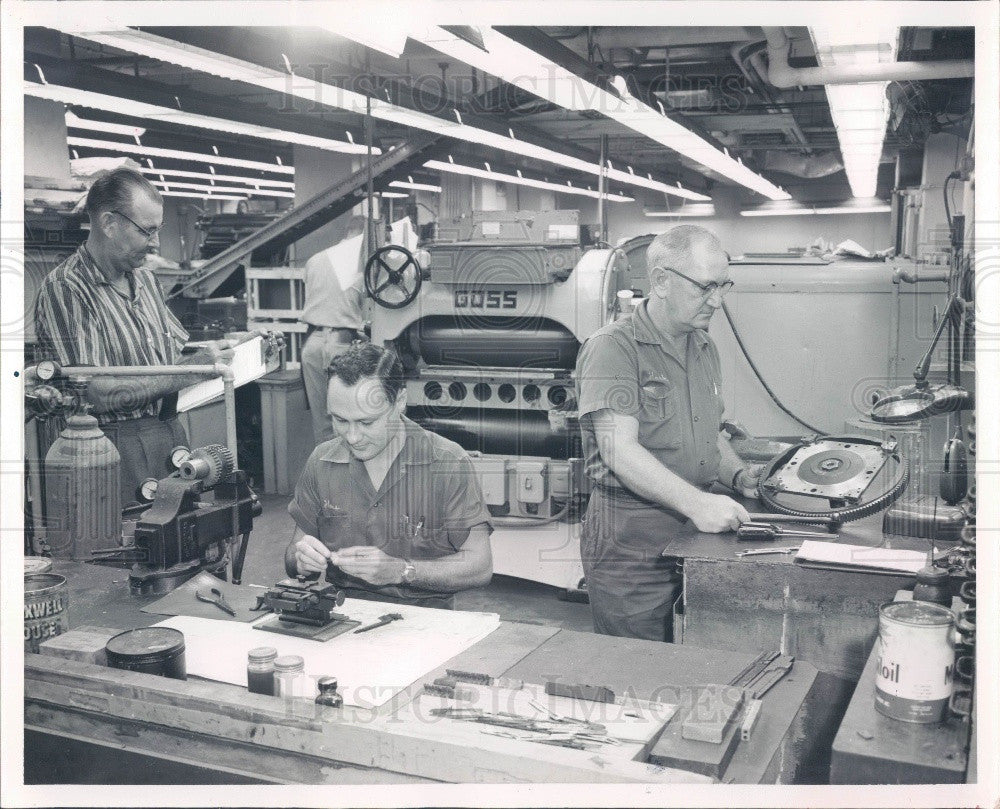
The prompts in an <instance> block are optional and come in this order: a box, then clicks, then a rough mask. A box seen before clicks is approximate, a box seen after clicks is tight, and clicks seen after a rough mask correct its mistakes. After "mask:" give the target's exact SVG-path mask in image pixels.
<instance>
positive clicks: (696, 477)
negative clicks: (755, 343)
mask: <svg viewBox="0 0 1000 809" xmlns="http://www.w3.org/2000/svg"><path fill="white" fill-rule="evenodd" d="M647 262H648V263H647V266H648V268H649V270H648V272H649V281H650V292H649V296H648V298H647V299H646V300H645V301H644V302H643V303H641V304H640V305H639V306H638V307H636V308H635V310H634V311H633V312H632V313H631V314H629V315H627V316H626V317H624V318H622V319H620V320H618V321H616V322H615V323H612V324H610V325H608V326H605V327H604V328H602V329H600V330H599V331H597V332H596V333H595V334H593V335H592V336H591V337H590V338H589V339H588V340H587V342H586V343H585V344H584V346H583V348H582V349H581V351H580V355H579V358H578V359H577V386H578V390H577V395H578V400H579V413H580V427H581V432H582V434H583V451H584V456H585V458H586V465H587V474H588V475H589V476H590V478H591V479H592V480H593V482H594V484H595V486H594V488H593V493H592V494H591V498H590V503H589V505H588V508H587V516H586V521H585V523H584V526H583V530H582V536H581V555H582V561H583V568H584V573H585V575H586V577H587V590H588V593H589V595H590V604H591V611H592V612H593V617H594V630H595V631H596V632H600V633H603V634H608V635H619V636H623V637H634V638H646V639H650V640H669V639H671V638H672V632H671V608H672V606H673V603H674V601H675V600H676V599H677V596H678V595H679V593H680V589H681V579H680V575H679V574H678V573H677V572H676V570H675V568H674V564H673V562H671V561H670V560H669V559H667V558H665V557H663V556H661V552H662V550H663V548H664V547H665V545H666V544H667V541H668V540H669V538H670V537H671V536H672V535H673V534H674V532H676V531H677V529H678V528H679V527H680V526H681V525H682V524H684V523H686V522H687V521H688V520H690V521H691V522H693V523H694V525H695V527H697V528H698V530H699V531H705V532H710V533H720V532H723V531H731V530H735V529H736V528H738V527H739V525H740V523H742V522H745V521H746V520H747V519H748V516H747V511H746V509H744V508H743V506H742V505H740V504H739V503H737V502H736V501H735V500H733V499H732V498H730V497H727V496H725V495H721V494H712V493H710V492H709V491H708V490H709V488H710V487H711V486H712V484H713V483H715V482H716V481H719V482H721V483H723V484H724V485H726V486H729V487H730V488H732V489H734V490H737V491H739V492H740V493H742V494H744V495H748V494H750V493H751V490H752V488H753V487H754V486H755V485H756V481H755V480H754V479H753V477H752V475H751V473H750V470H748V469H745V468H744V465H743V462H742V461H741V460H740V459H739V458H738V456H737V455H736V453H735V452H734V451H733V449H732V448H731V447H730V446H729V443H728V441H726V440H724V439H723V438H722V436H721V435H720V422H721V420H722V412H723V400H722V397H721V395H720V370H719V354H718V351H717V350H716V348H715V345H714V343H713V342H712V340H711V338H710V337H709V336H708V333H707V329H708V324H709V321H710V320H711V318H712V315H713V314H714V313H715V310H716V309H718V308H719V307H720V306H721V305H722V297H723V295H725V293H726V292H728V291H729V289H730V287H731V286H732V282H731V281H730V280H729V259H728V256H727V255H726V253H725V252H724V251H723V250H722V247H721V245H720V244H719V240H718V239H717V238H716V237H715V236H714V235H713V234H712V233H710V232H709V231H707V230H705V229H704V228H702V227H698V226H694V225H680V226H677V227H675V228H672V229H671V230H669V231H667V232H666V233H663V234H661V235H659V236H657V237H656V239H654V240H653V242H652V243H651V244H650V246H649V248H648V250H647Z"/></svg>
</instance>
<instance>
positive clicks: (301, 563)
mask: <svg viewBox="0 0 1000 809" xmlns="http://www.w3.org/2000/svg"><path fill="white" fill-rule="evenodd" d="M286 558H287V557H286ZM329 558H330V551H329V550H328V549H327V547H326V545H324V544H323V543H322V542H320V541H319V540H318V539H317V538H316V537H314V536H310V535H309V534H304V535H303V536H302V539H300V540H299V541H298V542H296V543H295V567H296V568H297V569H298V571H299V575H306V574H308V573H323V572H325V571H326V563H327V560H329Z"/></svg>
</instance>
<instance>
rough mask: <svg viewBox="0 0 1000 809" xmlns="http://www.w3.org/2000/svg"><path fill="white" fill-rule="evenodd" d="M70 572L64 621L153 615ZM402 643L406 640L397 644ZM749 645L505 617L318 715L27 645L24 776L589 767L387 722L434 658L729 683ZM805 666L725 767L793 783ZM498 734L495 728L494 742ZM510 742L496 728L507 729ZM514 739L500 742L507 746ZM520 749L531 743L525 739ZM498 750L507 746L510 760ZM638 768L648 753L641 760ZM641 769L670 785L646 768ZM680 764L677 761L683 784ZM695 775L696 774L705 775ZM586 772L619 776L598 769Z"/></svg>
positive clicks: (263, 779) (620, 686)
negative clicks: (422, 666)
mask: <svg viewBox="0 0 1000 809" xmlns="http://www.w3.org/2000/svg"><path fill="white" fill-rule="evenodd" d="M55 572H57V573H62V574H63V575H66V576H67V578H68V580H69V590H70V596H69V610H70V625H71V628H72V627H73V626H78V625H82V624H91V625H103V626H109V627H120V628H122V629H127V628H132V627H136V626H144V625H149V624H152V623H156V622H157V621H158V620H160V618H159V617H158V616H155V615H149V614H146V613H143V612H140V611H139V607H140V606H142V605H144V604H146V603H148V602H149V601H152V600H154V598H155V597H145V598H144V597H133V596H131V595H129V593H128V585H127V572H126V571H125V570H121V569H113V568H106V567H96V566H91V565H85V564H80V563H74V562H69V561H57V562H56V564H55ZM401 651H405V650H401ZM754 657H755V655H753V654H751V653H749V652H730V651H718V650H711V649H699V648H694V647H690V646H677V645H669V644H663V643H656V642H651V641H642V640H632V639H625V638H614V637H607V636H601V635H593V634H590V633H584V632H572V631H568V630H560V629H558V628H555V627H545V626H538V625H533V624H523V623H516V622H501V624H500V627H499V628H498V629H497V630H496V631H495V632H493V633H492V634H490V635H489V636H488V637H486V638H484V639H483V640H481V641H479V642H478V643H476V644H475V645H473V646H472V647H470V648H469V649H467V650H466V651H465V652H463V653H461V654H459V655H457V656H456V657H454V658H452V659H451V660H449V661H448V662H447V663H445V664H444V665H443V666H441V667H440V669H438V670H435V671H433V672H430V673H428V674H427V675H426V676H425V677H423V678H421V679H420V680H418V681H417V682H415V683H413V684H412V685H411V686H410V687H409V688H408V689H406V690H404V691H403V692H401V693H400V694H398V695H397V696H396V697H394V698H393V699H392V700H391V701H390V702H388V703H386V704H385V705H383V706H381V707H380V708H378V709H371V708H367V709H364V710H363V711H362V710H361V709H347V708H345V709H343V710H344V714H343V717H342V718H339V719H337V720H336V721H329V720H326V719H323V720H321V719H320V718H319V717H318V715H317V713H316V711H317V708H316V706H315V705H314V704H313V703H312V702H311V701H307V700H299V701H295V702H296V703H301V704H297V705H296V706H294V707H292V708H290V707H289V704H288V701H285V700H281V699H279V698H276V697H267V696H260V695H256V694H249V693H248V692H247V691H246V690H245V689H243V688H241V687H238V686H234V685H228V684H224V683H217V682H210V681H206V680H196V679H189V680H187V681H179V680H171V679H167V678H163V677H157V676H153V675H147V674H139V673H135V672H129V671H121V670H116V669H109V668H104V667H100V666H96V665H92V664H89V663H82V662H77V661H71V660H64V659H61V658H53V657H48V656H44V655H33V654H26V655H25V762H26V768H25V779H26V783H106V784H113V783H126V784H127V783H132V784H135V783H161V784H162V783H172V784H176V783H305V784H381V783H417V782H456V783H468V782H485V783H499V782H525V781H552V782H559V781H572V780H576V781H580V780H589V779H587V778H584V777H582V776H581V774H580V773H579V772H574V771H573V770H572V769H571V768H568V767H566V768H562V769H560V768H559V767H558V766H552V765H550V764H541V763H537V762H536V763H534V764H532V763H531V762H530V761H528V763H527V764H526V765H525V766H523V767H517V768H514V767H511V766H510V765H509V764H508V763H505V761H507V759H505V758H504V756H502V755H498V754H497V753H496V751H493V752H492V753H491V752H489V751H482V750H478V751H477V750H476V749H468V748H464V749H455V748H454V747H453V746H452V747H449V746H448V745H447V744H445V743H444V742H441V743H439V744H438V743H429V742H428V741H427V740H426V739H422V740H420V739H414V738H413V737H409V736H407V735H406V734H405V733H403V732H402V731H398V732H397V731H396V730H394V728H393V723H392V721H391V720H392V717H393V715H394V712H396V711H398V710H399V709H400V708H401V707H402V706H404V705H406V704H407V703H408V702H409V701H411V700H412V699H413V698H414V697H415V696H416V695H417V694H418V693H419V692H420V690H421V688H422V685H423V683H425V682H431V681H433V679H434V678H435V677H438V676H441V675H442V674H444V669H445V668H459V669H462V670H466V671H478V672H483V673H486V674H491V675H494V676H506V677H513V678H518V679H522V680H524V681H526V682H538V683H543V682H545V681H546V679H548V678H551V677H553V676H558V677H562V678H564V679H569V678H572V680H573V681H576V682H581V683H589V684H599V685H605V686H608V687H610V688H611V689H613V690H615V691H616V692H617V693H625V692H628V693H631V694H633V695H634V696H636V697H638V698H640V699H648V698H650V697H651V696H652V695H654V694H656V693H658V692H660V693H662V689H663V688H664V687H665V686H667V685H676V686H687V685H693V684H699V683H710V682H711V683H726V682H728V681H729V680H730V679H732V678H733V677H735V676H736V675H737V674H738V673H739V672H740V671H741V670H743V669H744V668H745V667H746V666H747V665H748V664H749V663H750V662H751V661H752V660H753V658H754ZM815 680H816V670H815V668H813V667H812V666H811V665H809V664H808V663H799V662H796V664H795V666H794V668H793V669H792V671H791V672H790V673H789V674H788V675H787V676H786V677H785V678H784V679H782V680H781V681H780V682H778V683H777V685H775V686H774V687H773V688H772V689H771V690H770V691H769V692H768V693H767V694H766V695H765V697H764V702H763V711H762V713H761V719H760V721H759V722H758V724H757V726H756V728H755V729H754V732H753V734H752V735H751V737H750V739H749V740H747V741H740V742H739V743H738V744H737V747H736V750H735V754H734V756H733V758H732V760H731V761H730V762H729V764H728V767H727V768H726V770H725V772H724V774H723V775H722V777H721V779H720V780H722V781H723V782H733V783H748V784H749V783H790V782H792V781H793V780H794V778H795V776H796V772H797V769H798V764H799V762H801V761H802V760H804V759H805V758H807V757H808V756H810V755H814V754H815V751H813V750H811V749H810V745H811V744H812V740H813V739H814V738H816V737H817V728H815V727H814V726H813V723H814V721H815V719H814V717H815V716H817V711H816V707H817V706H816V705H815V704H814V702H815V701H816V699H821V697H817V695H815V693H814V684H815ZM497 741H500V740H497ZM504 741H506V740H504ZM509 744H510V743H509V742H508V745H509ZM527 746H529V747H536V748H537V747H541V746H539V745H531V744H528V745H527ZM508 758H509V757H508ZM645 766H647V767H648V765H645ZM655 769H656V768H649V771H650V781H651V782H660V783H662V782H664V781H666V782H668V783H669V782H671V780H670V772H674V773H677V772H678V771H667V772H666V775H665V774H664V772H663V771H662V770H661V771H658V772H654V770H655ZM685 775H686V773H679V774H678V781H679V782H683V781H684V780H685ZM701 778H703V776H702V777H701ZM593 780H611V781H614V780H621V779H616V778H615V777H614V776H613V774H612V773H607V774H604V775H601V774H600V773H598V775H597V776H595V777H594V779H593Z"/></svg>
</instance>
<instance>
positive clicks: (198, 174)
mask: <svg viewBox="0 0 1000 809" xmlns="http://www.w3.org/2000/svg"><path fill="white" fill-rule="evenodd" d="M139 171H141V172H142V173H143V174H149V175H151V176H153V177H157V176H159V175H161V174H163V175H165V176H167V177H187V178H189V179H193V180H215V181H216V182H220V183H242V184H243V185H252V186H253V187H254V188H288V189H292V190H294V189H295V183H291V182H288V181H287V180H262V179H258V178H256V177H240V176H238V175H236V174H210V173H208V172H207V171H182V170H180V169H150V168H146V167H145V166H140V168H139Z"/></svg>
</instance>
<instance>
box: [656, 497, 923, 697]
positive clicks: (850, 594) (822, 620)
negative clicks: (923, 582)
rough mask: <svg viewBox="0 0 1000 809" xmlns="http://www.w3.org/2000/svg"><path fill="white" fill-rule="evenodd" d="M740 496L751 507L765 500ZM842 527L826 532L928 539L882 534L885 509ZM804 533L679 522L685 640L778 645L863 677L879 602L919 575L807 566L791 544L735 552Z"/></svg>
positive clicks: (750, 648)
mask: <svg viewBox="0 0 1000 809" xmlns="http://www.w3.org/2000/svg"><path fill="white" fill-rule="evenodd" d="M743 503H744V505H746V506H747V508H748V509H749V510H751V511H753V510H754V507H755V506H757V507H759V504H755V503H754V502H753V501H743ZM688 525H690V524H688ZM787 527H789V528H791V527H792V526H787ZM804 530H816V529H812V528H810V527H804ZM818 530H820V531H822V530H823V529H818ZM837 533H838V535H839V536H838V538H837V539H832V538H831V539H830V540H829V541H831V542H840V543H844V544H848V545H863V546H866V547H875V546H877V545H883V546H884V547H887V548H895V549H903V550H911V551H912V550H919V551H926V550H927V549H928V544H927V541H926V540H921V539H914V538H912V537H902V536H889V535H884V534H883V533H882V515H881V514H878V515H875V516H872V517H867V518H864V519H861V520H857V521H855V522H848V523H844V524H843V525H842V526H841V527H840V529H839V531H838V532H837ZM803 539H804V538H802V537H788V538H784V539H783V538H779V539H777V540H775V541H773V542H752V541H737V540H736V537H735V536H734V535H733V534H732V533H727V534H703V533H700V532H698V531H697V530H695V529H693V528H688V530H687V531H682V532H680V533H679V534H678V535H677V536H676V537H674V538H673V539H672V540H671V541H670V542H669V544H667V546H666V547H665V548H664V550H663V555H664V556H670V557H676V558H678V559H680V560H681V564H682V567H683V573H684V600H683V604H682V608H681V610H679V616H678V617H679V618H680V619H681V620H680V621H679V622H678V623H679V627H678V628H679V629H680V633H679V640H681V642H682V643H685V644H692V645H695V646H703V647H706V648H716V649H732V650H739V651H747V652H763V651H768V650H773V649H781V651H782V653H783V654H789V655H794V656H795V659H796V660H806V661H808V662H810V663H812V664H813V665H814V666H816V668H817V669H818V670H819V671H821V672H825V673H828V674H831V675H834V676H836V677H839V678H841V679H845V680H850V681H851V682H857V680H858V678H859V677H860V676H861V672H862V670H863V669H864V667H865V663H866V661H867V659H868V653H869V652H870V651H871V647H872V644H873V643H874V641H875V637H876V631H877V627H878V608H879V607H880V606H881V605H882V604H884V603H886V602H887V601H892V600H893V598H894V597H895V594H896V591H897V590H900V589H906V588H912V585H913V581H914V578H913V576H912V575H911V574H907V573H899V574H896V573H891V572H880V573H871V572H865V571H861V570H843V569H831V568H828V567H827V568H824V567H819V566H807V565H804V564H802V563H799V562H795V561H794V559H795V554H787V555H786V554H773V555H765V556H748V557H738V556H736V552H737V551H742V550H750V549H752V548H766V547H774V546H790V545H799V544H801V542H802V541H803ZM821 541H822V540H821Z"/></svg>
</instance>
